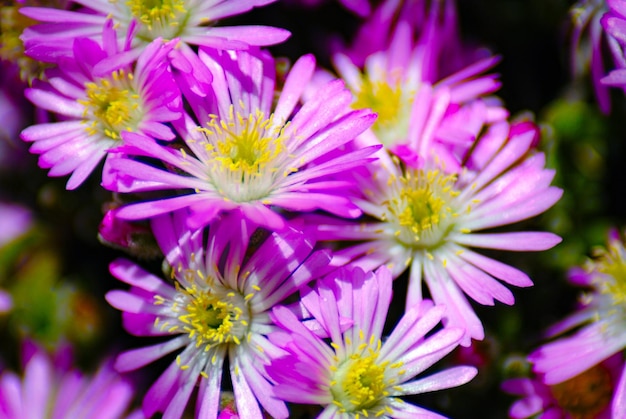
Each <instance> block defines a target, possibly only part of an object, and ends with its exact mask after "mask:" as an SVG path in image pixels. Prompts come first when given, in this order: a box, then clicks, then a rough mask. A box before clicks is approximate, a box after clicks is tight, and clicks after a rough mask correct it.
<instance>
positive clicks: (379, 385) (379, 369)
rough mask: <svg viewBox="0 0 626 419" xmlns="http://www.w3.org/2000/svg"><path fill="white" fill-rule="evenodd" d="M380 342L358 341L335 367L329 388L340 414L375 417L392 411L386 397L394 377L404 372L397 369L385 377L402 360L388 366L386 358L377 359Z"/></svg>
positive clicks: (398, 365)
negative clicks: (354, 348) (347, 355)
mask: <svg viewBox="0 0 626 419" xmlns="http://www.w3.org/2000/svg"><path fill="white" fill-rule="evenodd" d="M361 335H362V333H361ZM381 345H382V343H381V342H380V340H379V341H378V342H377V341H376V340H375V339H374V338H373V337H372V338H371V339H370V342H369V344H368V343H361V344H360V345H359V346H358V348H357V350H356V352H355V353H353V354H352V355H350V356H349V357H348V358H347V359H345V360H344V361H343V362H341V363H340V364H339V365H338V367H337V368H336V369H335V374H334V379H333V380H332V381H331V383H330V385H331V389H330V391H331V394H332V395H333V399H334V400H333V403H334V404H335V405H336V406H337V407H339V409H340V411H341V412H342V413H346V412H351V413H354V414H355V415H356V417H357V418H358V417H359V416H360V415H363V417H370V416H374V417H378V416H381V415H383V414H386V415H390V414H392V413H393V411H392V410H391V407H390V406H389V404H388V403H386V400H385V399H386V398H387V397H389V394H390V392H389V390H390V388H393V384H394V382H395V381H397V377H398V376H400V375H402V374H404V371H403V370H400V371H396V372H395V373H394V374H392V376H391V377H388V375H390V374H389V373H390V372H391V371H392V370H394V369H398V368H400V367H401V366H402V363H396V364H393V365H391V364H389V362H388V361H385V362H382V363H381V362H378V356H379V352H380V347H381Z"/></svg>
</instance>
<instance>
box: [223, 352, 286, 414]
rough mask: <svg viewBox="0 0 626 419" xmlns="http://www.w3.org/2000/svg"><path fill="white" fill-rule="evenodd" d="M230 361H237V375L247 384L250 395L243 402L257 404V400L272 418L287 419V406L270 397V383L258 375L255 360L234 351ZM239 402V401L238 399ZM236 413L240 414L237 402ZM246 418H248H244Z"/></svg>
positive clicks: (256, 361)
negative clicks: (241, 376)
mask: <svg viewBox="0 0 626 419" xmlns="http://www.w3.org/2000/svg"><path fill="white" fill-rule="evenodd" d="M233 352H236V354H233V355H231V356H230V358H231V359H237V361H238V363H239V365H238V367H239V375H242V374H243V375H244V376H245V380H246V383H247V384H248V386H249V388H250V391H251V393H252V394H251V395H250V396H248V397H247V398H246V399H244V401H246V402H247V404H255V405H256V404H257V402H256V401H257V400H258V401H259V403H260V404H261V406H263V409H265V410H266V411H267V413H269V414H270V416H271V417H273V418H287V417H289V411H288V410H287V406H285V403H284V402H283V401H281V400H278V399H276V398H275V397H273V395H272V385H271V384H270V382H269V381H268V380H267V379H266V378H265V377H263V375H261V374H260V373H259V370H258V368H259V364H258V360H257V359H256V358H253V357H251V354H249V352H248V353H245V352H244V351H238V350H237V348H235V349H234V351H233ZM240 400H241V399H240ZM237 411H238V412H240V409H239V402H238V403H237ZM246 417H248V416H246Z"/></svg>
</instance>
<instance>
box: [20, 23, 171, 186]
mask: <svg viewBox="0 0 626 419" xmlns="http://www.w3.org/2000/svg"><path fill="white" fill-rule="evenodd" d="M114 34H115V30H114V29H113V27H112V22H111V21H108V24H107V26H106V28H105V29H104V31H103V33H102V44H99V43H97V42H96V41H93V40H91V39H87V38H78V39H76V40H75V41H74V46H73V56H72V57H67V58H64V59H61V60H59V63H58V68H52V69H49V70H48V71H47V79H48V82H41V83H36V84H35V85H34V86H33V87H32V88H30V89H27V90H26V92H25V95H26V97H27V98H28V99H29V100H30V101H31V102H32V103H33V104H35V105H36V106H38V107H40V108H42V109H45V110H48V111H51V112H53V113H55V114H56V115H58V119H59V121H58V122H51V123H44V124H37V125H33V126H30V127H28V128H26V129H25V130H24V131H22V135H21V136H22V139H23V140H25V141H27V142H31V143H33V144H32V146H31V148H30V151H31V152H32V153H36V154H39V155H40V157H39V165H40V166H41V167H43V168H49V169H50V171H49V175H50V176H64V175H67V174H70V173H71V176H70V178H69V180H68V182H67V189H75V188H77V187H78V186H80V185H81V184H82V183H83V182H84V180H85V179H86V178H87V176H89V174H91V172H92V171H93V170H94V169H95V167H96V166H97V165H98V163H100V162H101V161H102V159H104V158H105V156H107V154H108V153H109V150H110V149H111V148H112V147H114V146H116V145H117V144H119V143H120V142H121V136H120V133H121V132H123V131H132V132H140V133H144V134H147V135H150V136H152V137H153V138H156V139H160V140H171V139H173V138H174V133H173V132H172V131H171V129H170V128H169V127H168V126H167V125H166V123H168V122H170V121H173V120H175V119H177V118H179V117H180V115H181V114H180V108H181V106H182V102H181V98H180V92H179V90H178V88H177V86H176V84H175V83H174V79H173V77H172V75H171V73H170V72H169V70H168V67H169V61H168V60H167V53H168V52H169V51H170V50H171V49H172V47H173V45H172V44H171V43H163V42H162V41H161V40H156V41H154V42H153V43H151V44H150V45H148V46H147V47H146V48H145V50H144V51H143V52H142V53H141V55H140V57H139V59H138V60H137V62H136V64H135V65H132V64H131V63H128V62H126V61H125V60H124V59H123V55H124V51H123V50H121V51H120V50H118V49H117V43H116V42H115V41H114V39H113V38H114V37H115V35H114ZM118 54H119V55H118ZM118 58H119V59H118Z"/></svg>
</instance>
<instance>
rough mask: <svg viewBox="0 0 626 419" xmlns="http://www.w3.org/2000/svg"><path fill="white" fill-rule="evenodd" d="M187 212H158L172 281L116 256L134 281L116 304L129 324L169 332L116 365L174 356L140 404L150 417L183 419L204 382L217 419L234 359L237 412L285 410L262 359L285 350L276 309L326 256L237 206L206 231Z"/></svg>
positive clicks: (156, 224)
mask: <svg viewBox="0 0 626 419" xmlns="http://www.w3.org/2000/svg"><path fill="white" fill-rule="evenodd" d="M186 216H187V213H186V212H185V211H183V213H177V214H175V215H173V216H171V215H165V216H162V217H158V218H155V219H154V221H153V223H152V226H153V230H154V233H155V236H156V239H157V241H158V243H159V245H160V247H161V249H162V250H163V253H164V254H165V256H166V258H167V262H168V263H169V265H170V266H171V275H172V279H173V280H174V285H173V286H172V285H170V284H169V283H168V282H165V281H163V280H162V279H160V278H157V277H155V276H153V275H151V274H149V273H148V272H146V271H144V270H142V269H141V268H139V267H138V266H136V265H134V264H132V263H130V262H128V261H125V260H118V261H115V262H113V263H112V264H111V272H112V273H113V275H114V276H115V277H116V278H118V279H120V280H121V281H123V282H126V283H128V284H130V285H132V288H131V289H130V291H120V290H117V291H111V292H109V293H108V294H107V295H106V298H107V300H108V301H109V303H111V305H113V306H114V307H116V308H118V309H119V310H122V311H123V312H124V314H123V315H124V325H125V327H126V329H127V330H128V331H129V332H130V333H132V334H135V335H138V336H166V337H168V339H167V340H166V341H165V342H163V343H158V344H155V345H153V346H148V347H144V348H140V349H135V350H130V351H127V352H125V353H122V354H121V355H120V356H119V357H118V358H117V361H116V368H118V370H121V371H128V370H134V369H137V368H140V367H142V366H144V365H146V364H149V363H151V362H153V361H155V360H157V359H159V358H161V357H163V356H165V355H167V354H169V353H172V352H178V354H177V356H176V362H173V363H172V364H171V365H170V366H169V368H168V369H167V370H166V371H165V372H164V373H163V374H162V375H161V376H160V378H159V379H158V380H157V381H156V382H155V383H154V384H153V385H152V387H151V388H150V390H149V391H148V393H147V394H146V396H145V398H144V402H143V411H144V413H145V414H146V416H148V417H151V416H152V415H153V414H154V413H155V412H164V413H163V417H164V418H180V417H181V415H182V413H183V411H184V410H185V407H186V405H187V403H188V400H189V398H190V396H191V393H192V392H193V390H194V389H195V388H196V386H197V385H199V393H198V404H197V412H198V417H202V418H216V417H217V415H218V408H219V402H220V392H221V378H222V370H223V368H224V365H225V364H224V363H225V362H226V360H228V363H229V366H230V378H231V381H232V386H233V392H234V397H235V404H236V407H237V413H238V414H239V415H240V416H242V417H245V418H261V417H262V414H261V408H260V407H259V403H260V405H261V406H262V407H263V409H265V410H266V411H267V412H268V413H269V414H270V415H271V416H272V417H277V418H280V417H287V408H286V407H285V404H284V403H283V402H282V401H279V400H277V399H274V398H273V397H271V387H272V384H271V382H270V380H269V379H268V377H267V376H266V374H265V372H264V371H263V364H264V363H267V362H269V358H272V357H275V356H276V355H278V354H279V353H280V350H279V349H278V348H277V347H276V346H275V345H274V344H272V343H271V342H269V341H268V340H267V338H266V335H267V334H269V333H271V332H272V331H274V330H276V326H274V325H273V324H272V322H271V321H270V320H269V316H268V312H269V310H271V308H272V307H273V306H274V305H275V304H277V303H280V302H281V301H283V300H284V299H285V298H286V297H288V296H290V295H291V294H293V293H294V292H296V291H297V290H298V289H299V288H300V287H301V286H302V285H304V284H306V283H307V282H309V281H310V280H312V279H313V278H314V276H315V272H316V271H317V270H318V269H320V268H322V267H323V266H325V265H326V264H327V263H328V260H329V257H328V255H327V254H325V253H323V252H315V253H311V251H312V248H313V245H314V243H312V242H311V241H310V240H309V238H308V237H307V235H305V234H304V233H302V232H300V231H296V230H294V229H291V228H289V229H286V230H285V231H284V232H282V233H281V234H277V233H272V234H270V235H269V236H268V237H267V239H266V240H265V241H262V243H261V242H259V240H260V238H261V237H262V235H258V234H257V235H256V236H253V233H255V230H256V229H255V227H253V226H252V225H251V224H250V223H248V222H246V221H245V219H242V218H241V216H240V214H236V213H233V214H231V215H230V216H229V217H227V218H220V219H219V220H217V221H216V222H215V223H214V224H212V225H211V227H210V230H209V232H208V239H207V241H206V246H204V245H203V231H202V230H196V231H192V230H189V229H188V228H187V227H186V226H185V217H186Z"/></svg>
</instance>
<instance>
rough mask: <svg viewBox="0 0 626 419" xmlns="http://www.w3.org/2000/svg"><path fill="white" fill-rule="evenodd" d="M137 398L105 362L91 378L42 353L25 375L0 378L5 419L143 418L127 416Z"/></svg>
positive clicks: (0, 401)
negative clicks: (61, 365)
mask: <svg viewBox="0 0 626 419" xmlns="http://www.w3.org/2000/svg"><path fill="white" fill-rule="evenodd" d="M133 396H134V389H133V387H132V386H131V384H130V383H129V382H128V381H127V380H125V379H124V378H122V377H121V376H119V375H118V374H117V373H116V372H115V371H113V369H112V368H111V365H110V363H108V362H105V363H104V364H102V366H101V367H100V368H99V370H98V372H97V373H96V374H95V375H94V376H93V377H89V376H86V375H84V374H83V373H81V372H79V371H78V370H74V369H64V368H62V367H60V366H59V364H58V362H57V360H52V359H50V357H49V356H48V355H47V354H45V353H44V352H43V351H42V350H36V352H35V353H34V354H32V356H30V358H29V359H28V360H27V362H26V365H25V367H24V376H23V377H22V378H20V377H18V376H17V375H16V374H14V373H12V372H10V371H3V372H2V375H1V376H0V418H2V419H24V418H33V419H39V418H41V419H44V418H50V419H65V418H73V419H74V418H75V419H94V418H99V419H118V418H119V419H121V418H127V419H139V418H140V417H141V416H140V413H139V412H135V413H132V414H130V415H127V413H126V412H127V410H128V407H129V406H130V403H131V401H132V398H133Z"/></svg>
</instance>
